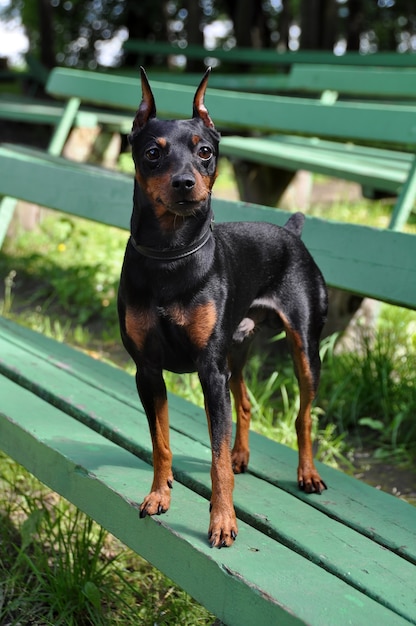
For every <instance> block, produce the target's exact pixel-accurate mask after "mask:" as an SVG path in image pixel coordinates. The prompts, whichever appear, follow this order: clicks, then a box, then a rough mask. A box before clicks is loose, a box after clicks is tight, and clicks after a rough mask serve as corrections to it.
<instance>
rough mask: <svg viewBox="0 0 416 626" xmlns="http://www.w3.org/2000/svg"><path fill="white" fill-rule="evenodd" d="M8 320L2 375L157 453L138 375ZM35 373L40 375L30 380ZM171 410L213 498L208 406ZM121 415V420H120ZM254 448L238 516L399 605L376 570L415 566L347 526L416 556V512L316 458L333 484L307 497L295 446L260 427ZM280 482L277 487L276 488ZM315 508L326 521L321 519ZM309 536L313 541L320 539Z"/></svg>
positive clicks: (144, 453) (128, 444)
mask: <svg viewBox="0 0 416 626" xmlns="http://www.w3.org/2000/svg"><path fill="white" fill-rule="evenodd" d="M2 326H3V330H2V332H1V333H0V354H1V357H0V364H1V365H0V367H1V370H2V372H3V374H4V375H7V376H9V377H11V378H13V379H15V380H18V381H19V382H20V384H22V385H24V386H26V387H28V388H29V389H32V390H35V391H36V393H37V394H39V395H41V396H42V397H44V398H48V399H49V401H51V402H52V403H53V404H55V405H57V406H59V407H60V408H62V409H64V410H65V411H66V412H71V414H72V415H74V416H75V417H76V418H77V419H80V420H82V421H83V422H85V423H88V424H90V425H91V426H92V427H93V428H95V429H96V430H98V431H99V432H100V433H101V434H103V435H105V436H107V437H109V438H110V439H111V440H114V441H116V442H117V443H118V444H119V445H121V446H123V447H125V448H127V449H129V450H130V451H134V452H135V453H136V454H138V455H139V456H140V457H141V458H143V459H145V460H148V461H149V460H150V459H151V445H150V437H149V434H148V428H147V422H146V419H145V417H144V414H143V410H142V408H141V406H140V404H139V402H138V398H137V393H136V391H135V386H134V381H133V378H132V377H130V376H126V375H125V374H122V373H121V372H119V371H118V370H115V369H114V368H111V367H109V366H105V365H103V364H100V363H99V362H95V361H94V362H91V359H90V358H89V357H85V355H80V354H79V353H76V352H74V351H73V350H71V349H69V348H68V347H66V346H63V345H61V346H58V345H57V344H55V343H54V342H52V341H51V340H45V339H44V338H42V337H38V336H37V335H34V334H33V333H30V332H29V331H27V330H26V331H25V330H24V329H22V331H20V330H19V329H18V328H17V329H16V328H15V327H14V325H11V324H10V323H6V324H2ZM0 328H1V327H0ZM41 346H43V348H41ZM34 371H36V372H37V379H36V380H32V379H31V377H33V372H34ZM74 379H76V380H77V383H76V384H74V382H73V380H74ZM120 403H121V405H122V406H120ZM170 407H171V413H172V416H173V418H172V420H171V428H172V448H173V451H174V473H175V476H176V478H177V479H178V480H179V481H181V482H183V483H184V484H186V485H188V486H191V487H192V488H193V489H196V490H197V491H199V493H201V494H202V495H205V496H206V497H209V493H210V479H209V464H210V450H209V442H208V436H207V426H206V421H205V417H204V415H203V412H202V411H201V410H200V409H197V408H196V407H194V406H193V405H191V404H190V403H187V402H185V401H183V400H180V399H179V398H175V397H174V396H173V395H171V396H170ZM114 415H119V416H122V417H120V418H119V419H118V420H117V423H116V424H115V423H114ZM251 447H252V454H251V463H250V469H251V472H252V473H253V475H247V476H241V477H238V478H237V481H236V491H235V503H236V507H237V510H238V514H239V516H240V517H241V518H242V519H244V520H245V521H247V522H249V523H251V524H252V525H254V526H257V527H261V528H262V529H263V531H264V532H266V534H268V535H270V536H274V537H275V538H277V539H278V540H279V541H282V542H284V543H285V544H286V545H289V546H290V547H292V548H293V549H294V550H296V551H300V552H301V553H302V554H307V555H308V558H310V559H311V560H314V561H315V562H317V563H321V562H322V561H323V562H324V563H326V565H325V567H327V568H328V569H330V570H331V571H334V573H336V574H337V575H338V576H340V577H341V578H343V577H345V576H346V572H347V571H348V572H349V573H348V580H349V581H350V582H351V584H354V585H355V586H357V588H361V587H362V586H363V585H364V586H366V588H367V589H371V594H372V597H377V598H378V597H380V594H382V593H384V595H385V598H386V602H391V603H392V606H393V605H394V603H395V600H394V598H396V596H397V593H396V592H397V590H396V589H394V593H393V594H391V597H390V592H385V591H383V587H384V581H382V583H381V585H382V586H381V588H380V587H378V577H377V576H376V572H377V571H384V570H386V569H388V570H390V571H391V572H392V573H393V572H395V573H396V574H395V575H396V576H398V578H400V575H401V574H400V572H403V571H405V570H406V567H407V565H403V563H402V561H401V559H397V558H396V557H394V558H393V559H392V556H391V555H389V554H388V553H387V552H385V551H384V550H383V549H381V552H380V548H379V547H378V546H376V545H375V544H372V543H371V542H369V543H367V539H363V538H362V537H360V535H357V533H356V532H354V531H351V530H350V528H348V526H350V527H351V528H355V529H356V530H357V531H358V532H359V533H363V534H364V535H366V536H368V537H370V538H373V539H375V540H376V541H377V542H378V543H380V544H381V545H382V546H384V547H387V548H389V549H390V550H393V551H396V552H397V553H398V554H401V555H405V557H406V558H407V559H409V560H413V561H414V562H416V549H415V546H416V509H415V508H413V507H411V506H410V505H409V504H407V503H405V502H402V501H401V500H399V499H397V498H394V497H392V496H389V495H387V494H383V493H382V492H380V491H377V490H374V489H373V488H371V487H369V486H368V485H365V484H364V483H360V482H359V481H357V480H355V479H352V478H349V477H347V476H345V475H344V474H343V473H341V472H338V471H336V470H332V469H330V468H328V467H326V466H324V465H322V464H318V465H319V471H320V472H321V474H322V475H323V476H324V478H325V480H326V481H327V482H328V484H329V485H330V490H329V491H328V492H326V493H325V494H324V496H322V497H320V498H317V497H314V496H312V497H311V496H309V495H305V494H303V493H302V492H300V491H299V490H298V488H297V484H296V480H295V468H296V465H297V455H296V453H295V452H294V451H292V450H288V449H287V448H286V447H285V446H280V445H278V444H276V443H275V442H271V441H270V440H268V439H266V438H264V437H261V436H259V435H255V434H254V433H252V446H251ZM196 459H199V461H198V462H196ZM256 477H257V478H256ZM259 478H260V479H261V480H259ZM263 480H264V481H265V482H263ZM272 484H274V485H275V486H277V487H278V488H279V491H278V492H276V487H273V486H272ZM280 489H281V490H283V491H280ZM284 492H287V493H284ZM278 494H279V495H278ZM293 495H295V496H296V498H293ZM315 508H316V509H318V510H320V511H322V512H323V513H325V515H326V516H328V517H326V518H324V520H323V519H322V517H321V514H320V513H317V511H315V510H314V509H315ZM283 510H284V511H285V516H284V517H283V518H282V511H283ZM330 518H334V519H337V520H338V521H339V522H340V523H337V522H335V521H330ZM299 525H300V526H299ZM304 526H306V527H307V528H308V529H309V531H308V535H307V536H305V537H303V535H302V533H301V532H300V530H301V528H300V527H304ZM324 529H325V530H324ZM298 531H299V532H298ZM310 536H313V537H314V540H313V543H311V542H310ZM329 537H330V538H331V539H330V541H328V538H329ZM345 545H349V546H355V548H354V549H353V552H354V550H356V552H357V554H358V553H361V552H362V554H365V556H366V559H367V571H370V570H371V571H374V576H371V577H370V578H371V579H372V583H371V585H369V584H368V583H366V580H367V575H364V577H363V571H364V570H363V568H361V567H359V566H358V564H359V563H360V560H359V559H358V557H357V555H356V556H355V557H354V559H352V561H354V563H355V565H354V564H351V554H352V553H346V552H345V550H344V546H345ZM391 559H392V560H391ZM351 568H352V570H353V571H351ZM403 568H404V569H403ZM364 569H366V568H364ZM410 571H411V570H409V574H410ZM401 585H402V591H401V594H399V595H398V596H397V597H398V598H400V597H401V598H405V597H406V589H407V586H406V583H405V582H403V581H402V583H401ZM409 594H410V595H409ZM412 594H413V587H412V586H411V587H410V588H409V590H408V592H407V601H408V602H409V601H410V597H413V596H412Z"/></svg>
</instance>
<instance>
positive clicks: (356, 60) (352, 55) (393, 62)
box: [123, 39, 416, 67]
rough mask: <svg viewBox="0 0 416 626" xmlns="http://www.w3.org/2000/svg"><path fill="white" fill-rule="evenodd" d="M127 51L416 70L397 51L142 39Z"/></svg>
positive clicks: (412, 59)
mask: <svg viewBox="0 0 416 626" xmlns="http://www.w3.org/2000/svg"><path fill="white" fill-rule="evenodd" d="M123 47H124V49H125V50H127V51H128V52H135V53H137V55H138V56H139V57H140V55H143V56H149V55H159V56H169V55H181V56H185V57H186V58H188V59H203V60H205V59H207V58H208V59H209V58H213V59H218V60H219V61H222V62H225V63H230V64H239V63H244V64H249V65H251V66H253V65H269V66H272V67H276V66H279V65H281V66H290V65H293V63H315V64H316V63H326V64H333V65H335V66H340V65H358V66H360V65H364V66H372V67H374V66H381V67H416V54H415V53H403V54H398V53H397V52H377V53H375V54H361V53H360V52H347V53H346V54H342V55H336V54H333V53H332V52H330V51H323V50H300V51H298V52H278V51H277V50H273V49H266V48H263V49H253V48H244V47H235V48H232V49H230V50H225V49H224V48H220V47H219V48H215V49H214V50H207V49H206V48H204V47H203V46H198V45H195V44H189V45H188V46H186V48H180V47H179V46H178V45H175V44H170V43H166V42H160V41H144V40H139V39H129V40H127V41H126V42H125V43H124V45H123Z"/></svg>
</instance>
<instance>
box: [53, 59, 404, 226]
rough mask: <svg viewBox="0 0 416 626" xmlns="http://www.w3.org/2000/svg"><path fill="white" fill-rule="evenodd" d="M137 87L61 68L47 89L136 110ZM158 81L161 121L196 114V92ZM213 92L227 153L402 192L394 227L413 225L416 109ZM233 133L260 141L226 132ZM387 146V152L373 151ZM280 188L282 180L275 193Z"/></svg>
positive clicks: (155, 87)
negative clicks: (410, 219) (191, 104)
mask: <svg viewBox="0 0 416 626" xmlns="http://www.w3.org/2000/svg"><path fill="white" fill-rule="evenodd" d="M137 82H138V81H137V79H133V78H127V77H121V76H115V75H111V76H110V75H101V74H98V73H93V72H83V71H77V70H66V69H59V68H58V69H55V70H53V72H52V73H51V76H50V79H49V81H48V85H47V90H48V92H49V93H50V94H51V95H54V96H55V97H61V98H66V99H68V98H70V101H69V103H71V102H72V103H73V104H74V103H75V104H76V103H77V102H78V103H80V102H88V103H89V104H90V105H91V104H93V105H95V106H98V105H100V106H104V105H105V106H107V107H113V108H116V109H118V110H119V111H122V110H130V111H133V110H135V109H136V107H137V105H138V101H139V99H140V89H138V85H137ZM151 82H152V89H153V91H154V93H155V97H156V101H157V103H158V114H159V115H160V116H161V117H163V116H165V117H171V118H174V117H183V116H185V117H189V116H190V115H191V111H190V107H189V102H190V101H192V97H193V93H194V89H193V88H192V87H189V86H187V85H181V86H180V89H178V86H177V85H175V84H169V83H160V82H159V83H158V82H157V81H151ZM208 94H209V107H210V113H211V116H212V118H213V119H215V121H216V124H217V126H218V128H219V129H221V130H223V131H225V132H224V137H223V140H222V144H221V154H223V155H225V156H227V157H229V158H232V159H238V160H239V162H240V161H245V162H248V163H250V164H251V163H258V164H260V165H261V166H265V167H266V166H267V167H273V168H277V170H285V171H287V170H290V171H294V172H295V171H297V170H299V169H306V170H309V171H312V172H316V173H321V174H325V175H328V176H333V177H337V178H342V179H345V180H351V181H354V182H357V183H359V184H361V185H363V186H364V187H365V188H367V189H377V190H382V191H383V192H385V193H388V194H391V195H396V194H397V201H396V204H395V207H394V210H393V213H392V218H391V222H390V227H391V228H393V229H400V228H402V227H403V225H404V224H405V223H406V221H407V219H408V216H409V214H410V212H411V210H412V208H413V205H414V200H415V196H416V156H415V152H414V151H415V146H416V130H415V128H416V126H415V123H414V120H415V115H416V106H415V105H414V104H395V103H389V104H384V103H380V102H377V103H374V102H368V101H367V102H331V103H327V102H323V101H320V100H314V99H310V98H294V97H287V96H285V97H280V96H272V95H263V94H261V95H260V94H254V93H245V94H242V93H237V92H230V91H226V90H215V89H210V90H209V91H208ZM68 105H69V104H68ZM78 106H79V104H78ZM233 129H234V130H237V132H240V133H243V134H247V133H250V134H251V133H253V132H257V133H258V134H260V135H261V136H259V137H252V136H250V137H246V136H241V135H240V136H238V135H237V136H232V135H231V136H228V135H226V134H225V133H229V132H230V131H232V130H233ZM276 133H279V134H278V135H276ZM264 135H267V136H266V137H264ZM380 143H382V144H383V145H384V146H385V147H383V148H378V147H374V144H380ZM400 147H401V150H398V149H397V148H400ZM278 187H279V181H278V177H277V174H276V179H275V180H273V188H278ZM284 187H285V184H283V185H282V191H283V189H284ZM244 199H247V196H244ZM262 203H263V204H265V203H266V202H265V201H264V200H263V201H262Z"/></svg>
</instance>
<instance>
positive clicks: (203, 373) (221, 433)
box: [198, 364, 238, 548]
mask: <svg viewBox="0 0 416 626" xmlns="http://www.w3.org/2000/svg"><path fill="white" fill-rule="evenodd" d="M198 373H199V378H200V381H201V385H202V388H203V391H204V397H205V411H206V414H207V420H208V428H209V432H210V437H211V449H212V464H211V481H212V496H211V508H210V524H209V529H208V539H209V542H210V544H211V547H217V548H222V547H225V546H230V545H232V543H233V542H234V540H235V538H236V537H237V532H238V531H237V520H236V515H235V511H234V505H233V488H234V473H233V469H232V463H231V449H230V444H231V401H230V392H229V387H228V371H227V369H226V368H224V370H223V371H221V370H220V369H218V368H217V367H216V366H215V365H211V366H207V365H206V364H205V366H204V367H203V368H202V369H200V370H199V372H198Z"/></svg>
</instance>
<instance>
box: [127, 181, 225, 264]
mask: <svg viewBox="0 0 416 626" xmlns="http://www.w3.org/2000/svg"><path fill="white" fill-rule="evenodd" d="M133 202H134V210H133V214H132V218H131V236H130V243H131V245H132V246H133V248H134V249H135V250H136V252H138V253H139V254H141V255H142V256H144V257H147V258H150V259H155V260H159V261H176V260H179V259H184V258H186V257H188V256H191V255H192V254H194V253H196V252H198V251H199V250H201V249H202V248H203V247H204V246H205V245H206V244H207V243H208V242H209V241H210V240H211V238H212V232H213V224H214V215H213V212H212V209H211V201H210V198H209V199H208V200H207V204H206V206H205V207H203V208H202V209H199V210H198V213H197V214H196V215H194V216H188V217H185V218H182V217H179V216H178V220H177V222H178V227H177V228H175V229H174V230H173V231H172V232H169V233H166V232H165V233H163V235H162V234H161V232H160V227H159V225H158V224H157V220H156V218H155V217H154V211H153V207H152V205H151V203H150V202H149V199H148V198H147V196H146V195H145V194H144V192H143V190H142V189H141V187H140V185H139V184H138V183H137V181H135V184H134V201H133ZM149 231H150V232H149ZM152 234H153V237H151V235H152ZM149 235H150V236H149ZM141 241H146V242H148V241H150V242H152V241H153V242H154V244H153V245H152V246H147V245H146V246H145V245H142V244H141V243H140V242H141Z"/></svg>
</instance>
